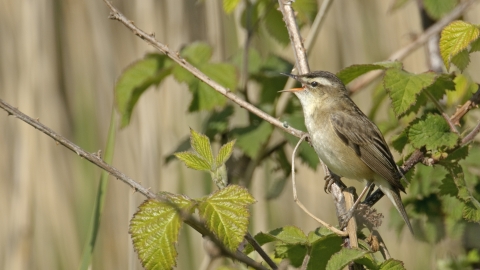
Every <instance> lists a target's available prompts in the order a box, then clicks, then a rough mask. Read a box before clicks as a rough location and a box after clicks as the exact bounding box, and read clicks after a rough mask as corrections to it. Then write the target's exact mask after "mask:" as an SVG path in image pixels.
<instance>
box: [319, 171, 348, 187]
mask: <svg viewBox="0 0 480 270" xmlns="http://www.w3.org/2000/svg"><path fill="white" fill-rule="evenodd" d="M325 167H326V166H325ZM326 172H327V174H326V175H325V178H324V180H325V186H324V187H323V190H324V191H325V193H330V192H332V185H333V183H336V184H337V185H338V186H339V187H340V188H341V189H342V190H344V189H345V188H346V187H347V186H346V185H345V184H344V183H342V181H341V180H340V176H338V175H336V174H334V173H333V172H332V171H330V170H329V169H328V168H326Z"/></svg>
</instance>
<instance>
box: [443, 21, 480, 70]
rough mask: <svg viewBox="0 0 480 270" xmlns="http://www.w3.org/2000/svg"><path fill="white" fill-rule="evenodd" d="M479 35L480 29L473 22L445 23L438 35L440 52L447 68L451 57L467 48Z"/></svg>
mask: <svg viewBox="0 0 480 270" xmlns="http://www.w3.org/2000/svg"><path fill="white" fill-rule="evenodd" d="M479 36H480V30H479V29H478V28H477V27H476V26H475V25H473V24H470V23H467V22H464V21H454V22H452V23H450V24H449V25H447V26H446V27H445V28H444V29H443V30H442V33H441V37H440V54H441V55H442V59H443V63H444V64H445V67H446V68H447V70H449V69H450V61H451V59H452V57H454V56H455V55H457V54H458V53H460V52H461V51H463V50H465V49H467V48H468V45H470V43H472V42H473V41H475V40H476V39H477V38H478V37H479Z"/></svg>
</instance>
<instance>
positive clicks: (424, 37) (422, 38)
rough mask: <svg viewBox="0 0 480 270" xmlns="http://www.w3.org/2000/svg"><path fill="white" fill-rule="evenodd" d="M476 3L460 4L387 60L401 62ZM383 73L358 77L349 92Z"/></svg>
mask: <svg viewBox="0 0 480 270" xmlns="http://www.w3.org/2000/svg"><path fill="white" fill-rule="evenodd" d="M476 2H478V1H475V0H468V1H465V2H461V3H460V4H459V5H458V6H457V7H456V8H455V9H454V10H452V11H451V12H450V13H449V14H447V15H445V16H444V17H443V18H442V19H441V20H439V21H438V22H437V23H435V24H434V25H432V27H430V28H428V29H427V30H426V31H425V32H423V33H422V34H421V35H419V36H418V37H417V38H416V39H415V41H413V42H412V43H410V44H409V45H407V46H405V47H403V48H401V49H400V50H398V51H396V52H394V53H393V54H392V55H390V57H388V60H392V61H393V60H402V59H403V58H405V57H406V56H407V55H409V54H410V53H412V52H413V51H415V50H416V49H418V48H419V47H420V46H421V45H423V44H425V42H427V41H428V40H429V38H430V37H431V36H433V35H436V34H438V33H440V31H442V29H443V28H444V27H445V26H447V25H448V24H449V23H450V22H451V21H453V20H455V19H456V18H458V17H459V16H460V15H462V13H463V12H465V10H467V8H469V7H470V6H471V5H472V4H474V3H476ZM382 73H383V72H382V71H379V70H376V71H372V72H369V73H367V74H365V75H364V76H362V77H360V78H359V79H357V80H355V81H354V82H352V83H351V84H350V88H349V89H350V91H351V92H352V93H353V92H356V91H358V90H359V89H361V88H363V87H364V86H366V85H368V84H369V83H371V82H372V81H373V80H375V79H376V78H378V77H379V76H380V75H381V74H382Z"/></svg>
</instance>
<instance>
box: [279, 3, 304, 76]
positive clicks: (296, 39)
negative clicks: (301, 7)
mask: <svg viewBox="0 0 480 270" xmlns="http://www.w3.org/2000/svg"><path fill="white" fill-rule="evenodd" d="M292 2H293V1H292V0H278V6H279V7H280V11H281V12H282V14H283V20H284V21H285V24H286V26H287V30H288V34H289V36H290V41H291V44H292V47H293V54H294V55H295V62H296V67H297V70H298V73H299V74H305V73H308V72H310V67H309V66H308V61H307V52H306V51H305V47H304V46H303V40H302V37H301V36H300V31H299V29H298V25H297V22H296V21H295V13H294V11H293V8H292Z"/></svg>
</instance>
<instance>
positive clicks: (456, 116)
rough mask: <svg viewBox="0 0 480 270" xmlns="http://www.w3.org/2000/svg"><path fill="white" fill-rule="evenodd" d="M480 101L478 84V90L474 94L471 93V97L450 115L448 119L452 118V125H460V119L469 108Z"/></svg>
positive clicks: (475, 105)
mask: <svg viewBox="0 0 480 270" xmlns="http://www.w3.org/2000/svg"><path fill="white" fill-rule="evenodd" d="M479 103H480V86H479V88H478V90H477V91H476V92H475V94H473V95H472V97H471V98H470V99H469V100H468V101H467V102H465V104H463V105H462V106H460V107H459V108H458V109H457V111H456V112H455V113H454V114H453V115H452V116H451V117H450V120H452V123H453V124H454V125H458V126H459V125H460V119H461V118H462V117H463V116H464V115H465V114H466V113H467V112H468V111H470V110H471V109H473V108H475V107H477V106H478V104H479Z"/></svg>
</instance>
